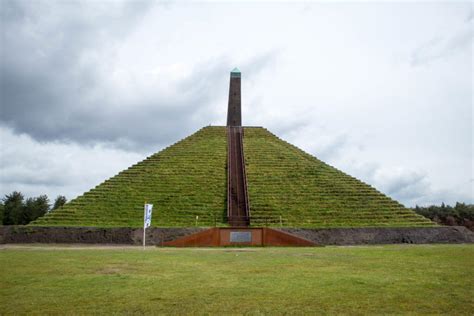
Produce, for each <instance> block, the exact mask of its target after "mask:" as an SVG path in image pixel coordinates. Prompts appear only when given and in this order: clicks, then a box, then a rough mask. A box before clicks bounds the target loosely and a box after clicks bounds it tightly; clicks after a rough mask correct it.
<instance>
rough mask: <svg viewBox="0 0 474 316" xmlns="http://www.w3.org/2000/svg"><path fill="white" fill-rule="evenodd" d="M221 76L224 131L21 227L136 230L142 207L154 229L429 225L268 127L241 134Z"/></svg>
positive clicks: (162, 155) (175, 149)
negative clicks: (149, 211)
mask: <svg viewBox="0 0 474 316" xmlns="http://www.w3.org/2000/svg"><path fill="white" fill-rule="evenodd" d="M230 77H231V80H230V89H229V105H228V116H227V126H208V127H204V128H202V129H200V130H199V131H197V132H196V133H194V134H192V135H191V136H189V137H187V138H185V139H183V140H181V141H179V142H177V143H175V144H174V145H172V146H169V147H167V148H165V149H163V150H162V151H160V152H158V153H156V154H154V155H151V156H150V157H148V158H146V159H145V160H143V161H141V162H139V163H137V164H135V165H133V166H131V167H129V168H128V169H126V170H124V171H122V172H120V173H119V174H117V175H116V176H114V177H112V178H110V179H108V180H106V181H104V182H103V183H101V184H99V185H98V186H96V187H95V188H93V189H91V190H90V191H88V192H86V193H84V194H83V195H81V196H79V197H77V198H75V199H73V200H71V201H70V202H69V203H67V204H65V205H64V206H63V207H61V208H59V209H57V210H55V211H53V212H50V213H48V214H46V215H45V216H43V217H41V218H39V219H37V220H36V221H34V222H33V223H31V224H30V225H36V226H95V227H137V228H138V227H143V205H144V203H151V204H153V205H154V210H153V218H152V226H155V227H192V226H199V227H210V226H216V227H225V226H229V225H230V226H242V225H243V226H246V227H247V226H250V227H261V226H270V227H272V226H275V227H308V228H331V227H420V226H435V225H436V224H435V223H433V222H431V221H430V220H428V219H426V218H424V217H423V216H420V215H418V214H416V213H415V212H413V211H412V210H409V209H407V208H405V207H404V206H403V205H401V204H400V203H398V202H397V201H395V200H393V199H391V198H390V197H388V196H386V195H384V194H382V193H381V192H379V191H377V190H376V189H375V188H373V187H371V186H370V185H368V184H366V183H363V182H362V181H360V180H358V179H356V178H354V177H351V176H349V175H347V174H345V173H344V172H342V171H340V170H337V169H336V168H334V167H332V166H330V165H328V164H326V163H324V162H323V161H321V160H319V159H317V158H316V157H313V156H311V155H310V154H308V153H306V152H304V151H302V150H300V149H299V148H297V147H295V146H293V145H291V144H289V143H287V142H285V141H283V140H281V139H279V138H278V137H277V136H275V135H273V134H272V133H270V132H269V131H268V130H266V129H264V128H262V127H242V126H241V120H242V118H241V105H240V100H241V97H240V80H241V74H240V71H239V70H238V69H234V70H233V71H232V72H231V76H230ZM232 153H234V154H232ZM235 214H237V215H235ZM242 214H243V215H242ZM236 216H238V217H244V219H245V220H244V221H242V220H239V219H236Z"/></svg>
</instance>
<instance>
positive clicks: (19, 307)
mask: <svg viewBox="0 0 474 316" xmlns="http://www.w3.org/2000/svg"><path fill="white" fill-rule="evenodd" d="M0 265H1V267H2V269H1V270H0V314H25V313H37V314H64V313H68V314H84V313H87V314H90V313H95V314H102V313H103V314H110V313H127V314H143V313H165V314H209V313H210V314H230V313H232V314H251V315H254V314H272V315H273V314H285V313H289V314H314V313H328V314H338V313H339V314H352V315H357V314H359V315H365V314H393V313H411V314H439V313H441V314H452V315H461V314H465V315H472V314H473V313H474V298H473V297H474V296H473V295H472V294H473V293H474V281H473V277H472V272H473V267H474V245H390V246H358V247H324V248H215V249H175V248H149V249H147V250H146V251H143V250H142V249H141V248H139V247H136V248H133V247H124V248H79V249H78V248H73V246H66V247H62V248H61V247H50V246H30V247H25V246H6V247H5V246H4V247H3V248H1V249H0Z"/></svg>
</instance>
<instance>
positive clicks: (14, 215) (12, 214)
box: [2, 191, 25, 225]
mask: <svg viewBox="0 0 474 316" xmlns="http://www.w3.org/2000/svg"><path fill="white" fill-rule="evenodd" d="M24 199H25V197H24V196H23V194H21V193H20V192H18V191H14V192H12V193H11V194H7V195H5V197H4V198H3V199H2V201H3V205H4V214H3V225H17V224H18V222H19V220H20V218H21V217H22V213H23V207H24V205H23V200H24Z"/></svg>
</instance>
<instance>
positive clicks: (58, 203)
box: [51, 195, 67, 210]
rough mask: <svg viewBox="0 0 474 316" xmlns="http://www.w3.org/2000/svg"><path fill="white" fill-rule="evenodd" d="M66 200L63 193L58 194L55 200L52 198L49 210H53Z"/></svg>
mask: <svg viewBox="0 0 474 316" xmlns="http://www.w3.org/2000/svg"><path fill="white" fill-rule="evenodd" d="M66 202H67V199H66V197H65V196H64V195H58V197H57V198H56V200H54V205H53V208H52V209H51V210H55V209H58V208H60V207H61V206H63V205H64V204H66Z"/></svg>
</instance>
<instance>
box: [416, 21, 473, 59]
mask: <svg viewBox="0 0 474 316" xmlns="http://www.w3.org/2000/svg"><path fill="white" fill-rule="evenodd" d="M465 24H466V25H465V26H464V27H463V28H461V29H460V30H458V31H457V32H456V33H454V34H452V35H451V36H445V37H443V36H438V37H435V38H432V39H431V40H429V41H427V42H426V43H424V44H422V45H421V46H419V47H418V48H417V49H415V50H414V51H413V53H412V54H411V57H410V64H411V65H412V66H413V67H416V66H421V65H426V64H429V63H431V62H433V61H435V60H438V59H443V58H447V57H449V56H451V55H454V54H456V53H458V52H459V51H461V50H463V49H468V48H470V47H471V44H472V38H473V28H472V18H468V19H467V21H466V23H465Z"/></svg>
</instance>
